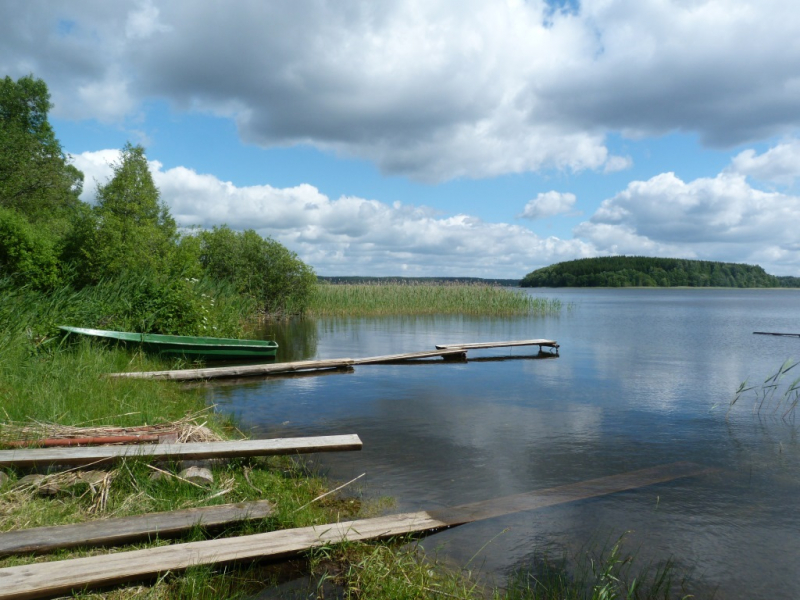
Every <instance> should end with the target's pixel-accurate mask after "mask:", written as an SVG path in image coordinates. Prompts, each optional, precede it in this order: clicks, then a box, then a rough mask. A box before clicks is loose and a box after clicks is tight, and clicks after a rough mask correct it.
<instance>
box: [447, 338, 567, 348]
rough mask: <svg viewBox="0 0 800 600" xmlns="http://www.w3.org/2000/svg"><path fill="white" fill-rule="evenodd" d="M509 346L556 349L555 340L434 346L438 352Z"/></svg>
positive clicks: (556, 343)
mask: <svg viewBox="0 0 800 600" xmlns="http://www.w3.org/2000/svg"><path fill="white" fill-rule="evenodd" d="M509 346H540V347H541V346H547V347H550V348H558V342H556V341H555V340H516V341H510V342H477V343H474V344H436V348H438V349H439V350H449V349H454V348H461V349H462V350H476V349H479V348H507V347H509Z"/></svg>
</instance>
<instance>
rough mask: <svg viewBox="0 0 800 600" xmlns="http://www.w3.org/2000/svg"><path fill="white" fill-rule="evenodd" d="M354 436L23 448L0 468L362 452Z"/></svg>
mask: <svg viewBox="0 0 800 600" xmlns="http://www.w3.org/2000/svg"><path fill="white" fill-rule="evenodd" d="M361 446H362V443H361V439H360V438H359V437H358V436H357V435H356V434H349V435H328V436H318V437H297V438H276V439H267V440H237V441H232V442H191V443H185V444H139V445H129V446H92V447H67V448H25V449H13V450H0V467H8V466H17V467H35V466H39V465H90V464H91V465H102V464H108V463H113V462H117V461H119V460H121V459H123V458H126V457H127V458H134V457H135V458H149V459H168V460H186V459H189V460H199V459H203V458H233V457H237V456H268V455H277V454H300V453H304V454H305V453H310V452H338V451H343V450H361Z"/></svg>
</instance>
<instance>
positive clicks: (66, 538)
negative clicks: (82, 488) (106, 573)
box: [0, 500, 273, 556]
mask: <svg viewBox="0 0 800 600" xmlns="http://www.w3.org/2000/svg"><path fill="white" fill-rule="evenodd" d="M272 510H273V508H272V504H271V503H270V502H268V501H267V500H259V501H256V502H238V503H236V504H221V505H218V506H205V507H202V508H188V509H185V510H175V511H169V512H161V513H150V514H145V515H137V516H134V517H118V518H111V519H98V520H96V521H88V522H86V523H75V524H72V525H57V526H54V527H34V528H31V529H18V530H16V531H8V532H5V533H0V556H9V555H11V554H23V553H27V552H37V553H42V552H52V551H53V550H57V549H59V548H72V547H75V546H100V545H111V544H123V543H130V542H135V541H139V540H142V539H148V538H155V537H156V536H158V537H162V538H163V537H167V536H174V535H176V534H178V533H181V532H184V531H188V530H190V529H192V528H193V527H195V526H197V525H200V526H203V527H216V526H219V525H225V524H228V523H235V522H238V521H247V520H253V519H263V518H264V517H267V516H269V515H270V514H271V513H272Z"/></svg>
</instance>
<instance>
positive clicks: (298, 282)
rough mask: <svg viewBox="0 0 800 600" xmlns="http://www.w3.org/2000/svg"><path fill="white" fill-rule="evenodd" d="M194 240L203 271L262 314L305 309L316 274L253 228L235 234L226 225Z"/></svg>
mask: <svg viewBox="0 0 800 600" xmlns="http://www.w3.org/2000/svg"><path fill="white" fill-rule="evenodd" d="M197 237H198V240H199V243H200V262H201V264H202V265H203V268H204V269H205V272H206V273H207V274H208V275H209V276H210V277H212V278H214V279H219V280H222V281H227V282H229V283H231V284H232V285H233V286H234V288H235V289H236V291H238V292H239V293H241V294H246V295H248V296H250V297H251V298H253V299H254V300H255V301H256V302H257V304H258V307H259V309H260V310H262V311H263V312H265V313H267V314H271V315H286V314H296V313H302V312H303V311H305V309H306V308H307V307H308V304H309V302H310V298H311V294H312V292H313V290H314V286H315V284H316V275H315V274H314V271H313V269H312V268H311V267H309V266H308V265H306V264H305V263H304V262H303V261H301V260H300V259H299V258H298V257H297V255H296V254H295V253H294V252H292V251H290V250H288V249H287V248H286V247H285V246H283V245H282V244H280V243H279V242H276V241H275V240H273V239H270V238H266V239H265V238H262V237H261V236H260V235H258V234H257V233H256V232H255V231H253V230H252V229H249V230H247V231H243V232H237V231H233V230H232V229H230V228H229V227H228V226H227V225H223V226H221V227H214V228H213V229H212V230H211V231H203V232H200V233H199V234H197Z"/></svg>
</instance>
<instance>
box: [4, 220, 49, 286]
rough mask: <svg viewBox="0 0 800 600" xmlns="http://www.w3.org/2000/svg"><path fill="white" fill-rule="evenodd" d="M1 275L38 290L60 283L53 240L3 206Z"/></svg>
mask: <svg viewBox="0 0 800 600" xmlns="http://www.w3.org/2000/svg"><path fill="white" fill-rule="evenodd" d="M0 274H3V275H7V276H10V277H12V278H13V279H14V280H15V281H16V283H17V284H18V285H31V286H33V287H35V288H38V289H46V288H52V287H55V286H56V285H58V283H59V280H60V278H59V269H58V260H57V258H56V254H55V252H54V250H53V243H52V240H50V239H49V237H48V236H47V234H46V233H43V232H41V231H39V230H37V229H36V228H35V227H34V226H33V225H31V224H30V223H29V222H28V220H27V219H26V218H25V217H24V216H23V215H21V214H19V213H18V212H17V211H15V210H10V209H4V208H0Z"/></svg>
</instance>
